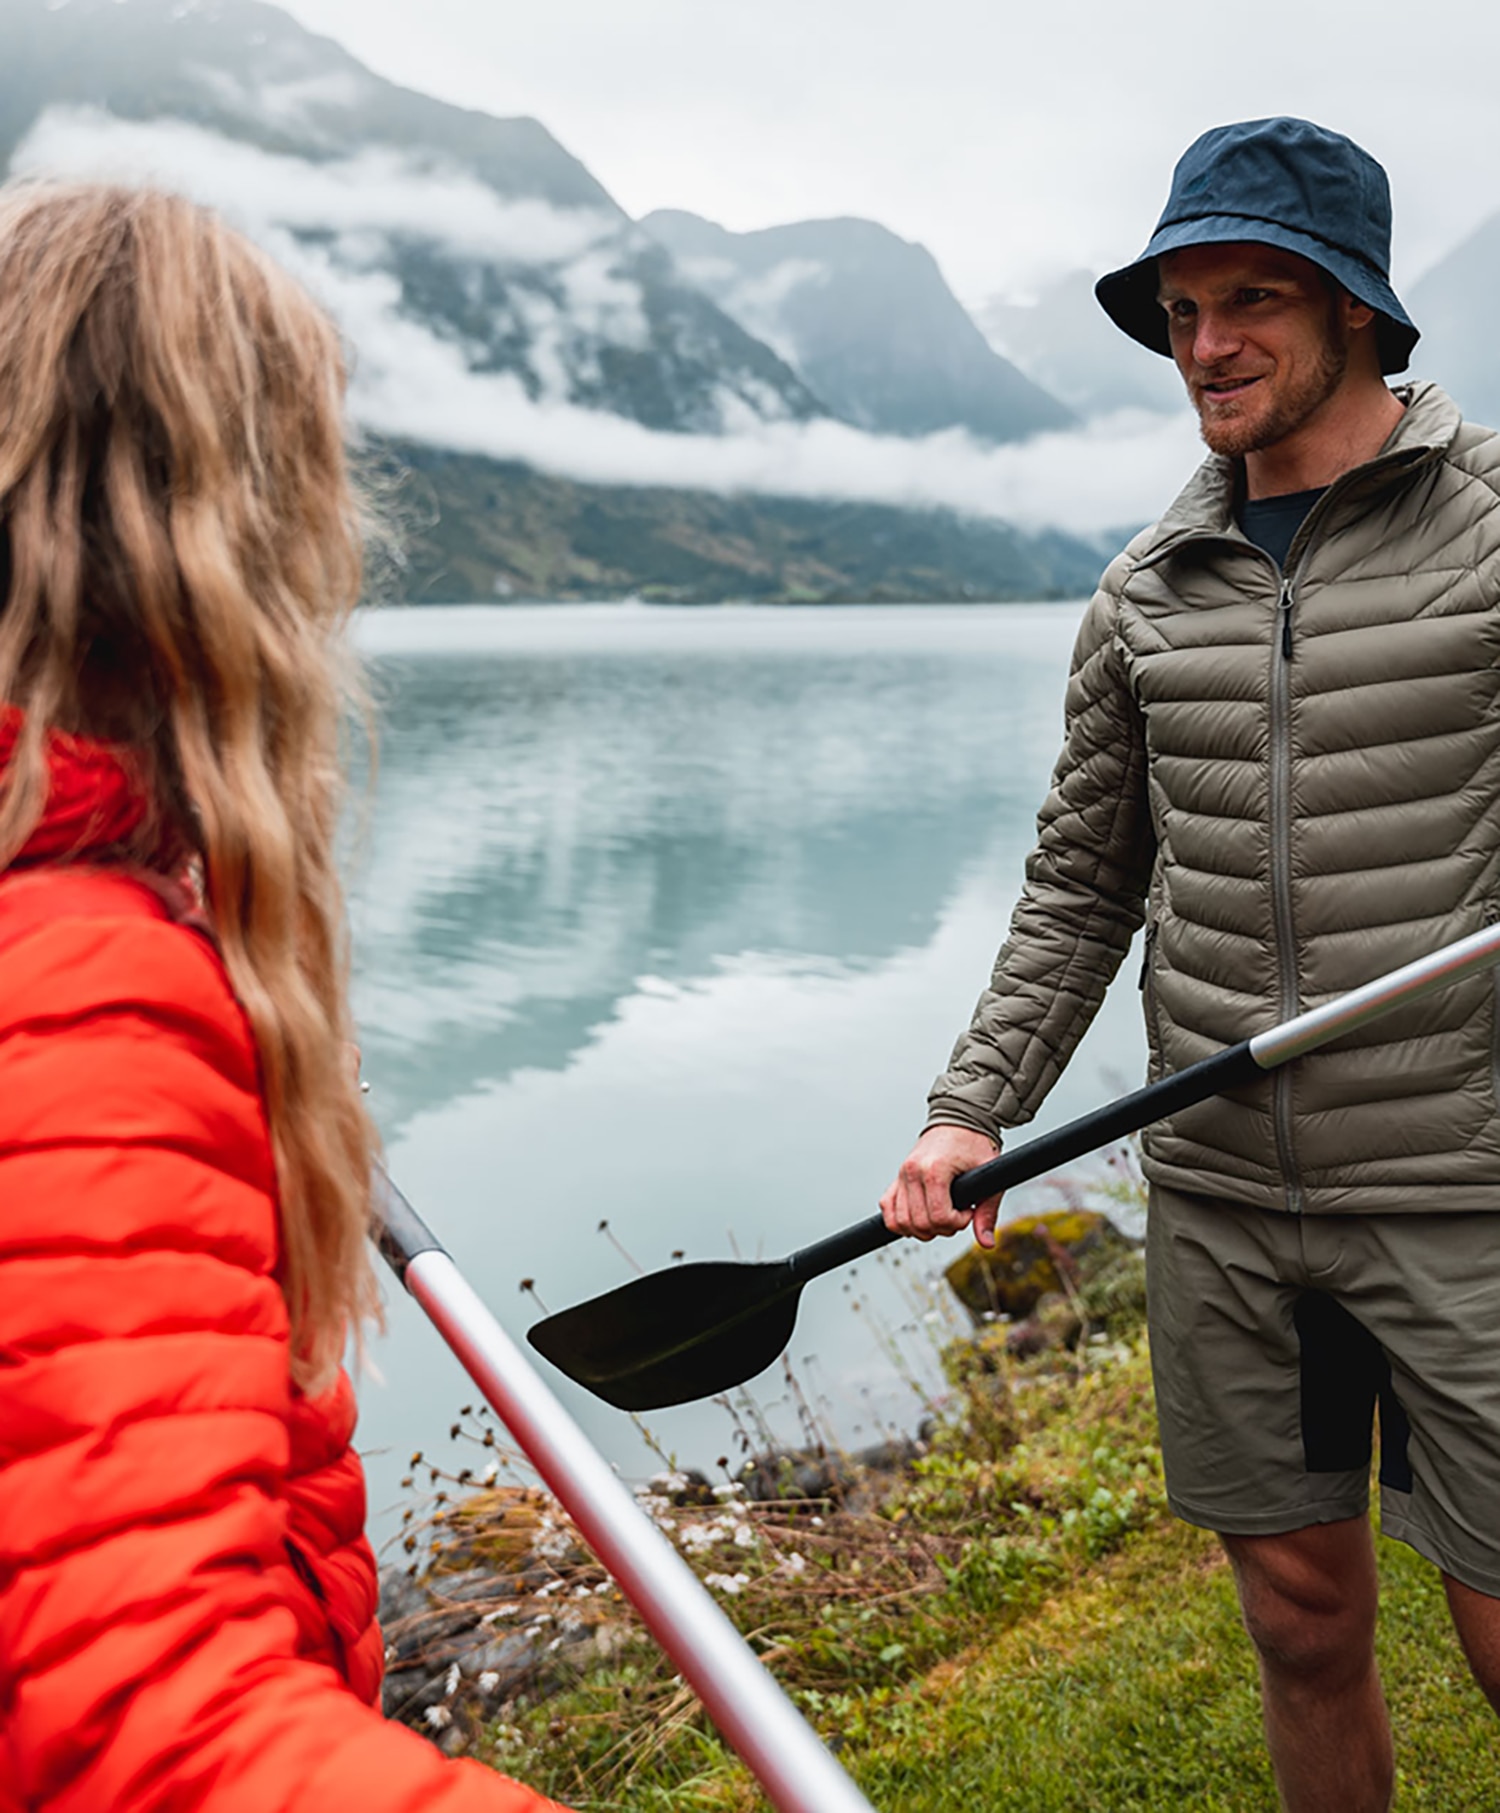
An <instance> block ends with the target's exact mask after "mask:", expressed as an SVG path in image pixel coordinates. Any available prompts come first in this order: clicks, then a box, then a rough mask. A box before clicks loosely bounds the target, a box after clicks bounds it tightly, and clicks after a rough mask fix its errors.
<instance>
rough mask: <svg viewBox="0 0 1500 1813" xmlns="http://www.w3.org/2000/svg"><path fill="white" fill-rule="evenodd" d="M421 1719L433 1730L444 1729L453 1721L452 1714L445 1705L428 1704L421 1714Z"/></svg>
mask: <svg viewBox="0 0 1500 1813" xmlns="http://www.w3.org/2000/svg"><path fill="white" fill-rule="evenodd" d="M422 1719H423V1722H424V1723H425V1724H427V1725H430V1726H431V1727H432V1729H433V1730H434V1731H445V1730H446V1729H447V1728H448V1726H449V1725H451V1724H452V1723H453V1714H452V1713H451V1712H449V1710H448V1708H447V1707H446V1706H429V1707H428V1708H427V1710H426V1712H424V1713H423V1714H422Z"/></svg>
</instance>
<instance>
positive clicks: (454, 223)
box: [15, 109, 1198, 533]
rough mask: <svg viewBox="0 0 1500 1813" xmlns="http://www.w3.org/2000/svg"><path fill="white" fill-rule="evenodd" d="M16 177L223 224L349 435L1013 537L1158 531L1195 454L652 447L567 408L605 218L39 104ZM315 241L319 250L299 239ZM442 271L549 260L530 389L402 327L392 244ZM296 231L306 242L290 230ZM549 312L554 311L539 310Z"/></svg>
mask: <svg viewBox="0 0 1500 1813" xmlns="http://www.w3.org/2000/svg"><path fill="white" fill-rule="evenodd" d="M15 167H16V169H17V170H18V171H20V172H31V173H42V172H45V173H53V174H65V175H75V176H85V177H89V176H107V177H110V178H112V179H113V180H136V181H143V182H147V181H149V182H155V183H160V184H164V185H166V186H168V187H172V188H175V189H178V190H180V191H183V192H185V193H188V194H190V195H192V196H193V197H194V198H196V199H198V200H201V201H204V202H207V203H209V204H211V205H213V206H215V207H217V208H219V209H221V210H222V211H223V212H224V214H225V215H226V217H227V218H229V219H230V220H232V221H233V222H234V223H235V224H236V225H238V226H240V227H241V228H242V229H243V230H245V231H246V232H248V233H249V234H250V235H251V236H253V237H254V238H255V239H256V240H258V241H259V242H260V243H261V244H263V245H264V246H265V247H266V248H267V249H268V250H269V251H271V252H272V253H273V254H274V255H275V256H276V257H277V258H279V259H280V260H281V261H282V262H283V263H284V264H285V265H286V266H287V267H288V268H289V269H291V270H292V271H293V272H294V273H295V274H296V275H297V276H298V277H299V278H300V279H301V280H302V281H303V282H304V283H305V284H306V285H307V287H308V288H309V289H310V290H311V291H312V292H313V293H314V294H315V295H316V296H317V297H318V298H319V299H320V301H322V302H323V303H324V305H325V306H326V307H327V308H328V309H329V310H330V311H331V312H332V313H333V315H334V316H335V317H336V319H337V320H338V321H339V323H340V325H341V327H342V329H343V331H344V333H345V334H346V335H347V337H348V339H349V341H350V343H351V346H352V348H353V353H354V358H353V378H352V385H351V392H350V408H351V413H352V415H353V417H354V419H355V420H356V422H357V423H359V424H360V425H362V426H363V427H364V428H366V429H369V430H372V431H375V432H378V433H381V434H386V435H393V436H399V437H407V438H411V439H415V440H420V441H425V442H430V443H432V444H434V445H438V446H443V447H451V448H456V449H460V450H463V451H467V452H472V453H479V454H486V455H490V456H492V457H495V458H500V459H517V460H524V461H526V462H528V463H529V464H532V465H535V466H537V467H539V468H541V469H542V470H544V471H548V472H553V473H559V474H562V475H565V476H568V477H572V478H576V479H580V480H585V481H590V482H595V483H601V484H639V485H666V486H691V487H695V488H700V489H709V490H720V491H738V490H748V491H759V492H772V493H776V494H778V495H783V496H803V497H824V498H832V497H842V498H852V499H862V500H868V501H874V502H880V503H888V504H917V505H936V506H949V507H952V508H954V509H957V510H961V511H965V512H970V513H977V514H981V515H990V516H996V517H1000V518H1004V519H1006V520H1009V521H1014V522H1016V523H1019V524H1021V525H1023V526H1040V525H1044V524H1051V525H1056V526H1058V527H1061V528H1066V529H1070V530H1074V531H1077V532H1082V533H1088V532H1094V531H1099V530H1107V529H1114V528H1117V527H1120V526H1122V525H1125V526H1128V525H1130V524H1133V523H1138V522H1143V521H1146V520H1148V519H1149V518H1150V517H1151V516H1153V515H1155V514H1156V513H1157V512H1158V511H1159V510H1160V509H1161V507H1162V505H1163V503H1164V501H1165V500H1166V499H1168V498H1169V497H1170V496H1171V495H1172V493H1173V491H1174V490H1175V489H1176V488H1177V486H1178V485H1180V483H1181V482H1182V481H1183V480H1184V479H1185V478H1186V476H1187V474H1188V473H1189V472H1190V471H1191V469H1192V466H1193V464H1194V463H1195V460H1196V458H1197V453H1198V450H1197V447H1196V439H1195V431H1194V426H1193V423H1192V420H1191V417H1190V416H1189V414H1188V412H1187V410H1186V407H1185V406H1184V409H1183V411H1182V412H1181V414H1180V415H1178V416H1176V417H1171V418H1163V417H1160V416H1151V415H1146V414H1136V415H1124V416H1118V417H1115V418H1113V419H1111V420H1109V421H1105V422H1102V423H1096V424H1093V425H1091V426H1090V427H1089V428H1088V429H1086V430H1082V431H1079V432H1077V433H1072V434H1055V435H1049V436H1044V437H1042V438H1040V439H1037V440H1034V441H1031V442H1028V443H1025V444H1024V445H1019V446H1005V447H993V446H988V445H985V444H982V443H980V442H978V441H976V440H975V439H973V438H972V437H971V436H969V435H968V434H966V433H964V432H961V431H956V430H955V431H948V432H944V433H941V434H934V435H929V436H926V437H923V438H921V439H915V440H907V439H898V438H896V437H892V436H883V435H874V434H868V433H865V432H863V431H861V430H859V429H856V428H852V427H848V426H845V425H843V424H841V423H836V422H831V421H817V422H812V423H808V424H796V423H792V422H787V421H772V422H767V421H764V420H761V419H759V418H757V417H755V416H754V415H752V413H751V412H750V410H749V409H748V408H747V407H746V406H745V405H744V404H743V403H742V402H740V401H739V400H738V399H736V398H733V397H729V396H726V397H725V398H724V399H723V404H722V410H721V413H722V415H723V417H724V419H725V420H726V422H727V423H728V424H729V425H730V427H731V430H732V431H731V432H730V433H727V434H724V435H721V436H708V435H688V434H673V433H664V432H656V431H653V430H650V429H647V428H644V427H642V426H640V425H639V424H637V423H635V422H632V421H629V420H627V419H626V418H624V417H622V416H617V415H609V414H604V413H601V412H597V411H591V410H586V409H582V408H578V407H576V406H574V405H572V404H570V403H568V402H567V401H566V378H565V373H564V371H563V369H562V361H561V354H560V350H559V346H558V336H560V335H561V334H562V333H563V332H564V331H565V330H566V329H572V328H577V327H579V326H583V327H586V328H588V329H589V330H590V331H592V332H595V333H598V334H600V335H602V336H604V337H606V338H609V339H613V340H616V341H619V342H621V343H625V344H638V343H639V342H640V337H641V335H642V334H643V333H644V331H645V323H644V320H643V317H642V315H641V312H640V306H639V292H638V290H637V289H636V287H635V285H634V284H633V283H632V282H631V281H629V280H628V279H626V278H622V277H621V276H620V275H618V274H617V273H616V272H615V270H614V268H613V260H614V254H615V250H616V248H618V247H619V245H620V244H621V239H620V235H621V234H622V233H624V234H626V235H628V234H629V233H631V232H633V231H634V229H631V228H629V227H627V226H625V225H624V223H622V222H620V221H619V220H617V219H611V218H610V217H609V216H607V215H604V214H602V213H600V212H596V211H589V210H578V209H559V208H554V207H550V206H548V205H546V204H544V203H542V202H531V201H528V202H520V203H515V202H506V201H502V200H501V199H500V198H499V197H497V196H496V195H494V194H493V192H491V191H490V190H488V189H486V188H484V187H483V185H481V184H479V183H478V182H476V181H475V180H474V179H472V178H470V177H468V176H466V175H464V174H463V173H462V172H460V171H455V170H449V169H444V168H443V167H442V166H441V165H438V164H434V163H433V162H431V161H430V160H428V161H423V162H422V163H420V164H419V163H416V162H414V161H412V160H410V159H403V158H401V157H398V156H397V155H395V154H393V153H387V152H373V151H372V152H364V153H361V154H360V155H358V156H356V157H351V158H345V159H342V160H335V161H331V162H321V163H313V162H311V161H308V160H303V159H299V158H295V157H290V156H286V155H279V154H273V153H270V152H266V151H263V150H260V149H258V148H256V147H254V146H251V145H246V144H241V143H235V142H231V141H229V140H226V139H224V138H222V137H219V136H218V135H216V134H212V133H209V132H206V131H204V130H203V129H202V128H199V127H196V126H192V125H189V124H185V123H176V122H170V121H169V122H156V123H151V124H143V123H136V122H127V121H121V120H116V119H113V118H111V117H110V116H108V115H106V114H102V113H99V112H97V111H92V110H87V109H53V110H51V111H49V112H48V113H47V114H45V115H44V116H43V118H42V119H41V120H40V121H39V122H38V124H37V126H36V128H35V129H34V130H33V131H32V133H31V134H30V135H29V136H28V138H27V140H26V141H25V143H24V144H23V145H22V147H21V148H20V150H19V151H18V153H17V156H16V159H15ZM308 229H317V230H318V233H319V237H317V238H315V239H314V238H309V237H307V236H306V234H307V231H308ZM393 234H399V235H402V236H405V237H407V238H410V237H413V236H415V237H420V238H423V239H426V240H428V241H430V242H431V243H432V244H433V245H434V246H435V247H436V248H437V249H438V250H439V251H441V252H442V253H443V254H445V255H447V256H450V257H452V258H453V259H455V260H470V261H472V260H476V259H478V260H490V261H495V262H498V263H501V264H505V263H511V262H515V263H522V264H545V265H548V266H551V267H554V268H555V271H556V274H557V283H558V286H559V287H560V291H561V293H562V295H563V296H564V298H565V301H564V302H563V303H562V304H560V305H551V304H548V303H546V302H545V301H544V300H542V301H538V300H536V299H532V300H530V301H529V302H528V301H526V300H525V299H522V301H521V302H519V303H518V304H517V306H518V308H520V307H526V308H529V310H530V311H531V312H530V316H529V318H528V319H527V320H526V323H525V325H526V327H527V329H528V331H529V333H530V335H531V337H532V351H531V360H532V366H533V370H534V371H535V373H536V375H537V376H538V378H539V379H540V380H541V391H540V394H539V395H538V396H537V397H535V398H533V397H531V396H529V395H528V394H527V391H526V389H525V388H524V387H523V385H522V383H521V382H520V380H519V379H518V378H517V377H515V376H514V375H512V374H509V373H497V372H492V371H491V372H480V371H473V370H471V369H470V368H469V363H468V358H467V356H466V349H465V347H464V346H463V345H462V344H460V343H459V342H458V341H457V340H456V339H453V338H449V337H446V336H443V335H440V334H439V333H437V332H435V331H433V329H432V328H431V327H430V326H429V325H427V324H426V323H424V322H423V321H421V320H419V319H416V318H415V317H414V316H412V315H411V314H409V313H406V312H404V311H403V308H402V306H401V291H400V286H399V284H398V282H397V280H396V278H395V277H394V276H393V275H392V274H391V273H390V271H389V270H387V269H386V268H384V263H385V260H386V257H387V255H388V252H389V238H390V236H391V235H393ZM299 235H301V236H299ZM549 308H550V309H551V311H552V312H551V313H550V314H549V313H548V309H549Z"/></svg>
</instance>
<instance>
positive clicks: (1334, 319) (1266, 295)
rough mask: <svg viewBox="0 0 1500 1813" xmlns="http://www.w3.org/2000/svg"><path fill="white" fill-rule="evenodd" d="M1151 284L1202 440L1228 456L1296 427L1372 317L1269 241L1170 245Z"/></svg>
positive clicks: (1339, 373)
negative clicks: (1175, 248)
mask: <svg viewBox="0 0 1500 1813" xmlns="http://www.w3.org/2000/svg"><path fill="white" fill-rule="evenodd" d="M1158 282H1159V290H1158V294H1159V295H1160V298H1161V304H1162V307H1163V308H1164V309H1165V310H1166V311H1167V324H1168V332H1169V334H1170V338H1171V345H1172V356H1173V358H1174V359H1175V360H1176V361H1177V369H1178V370H1179V371H1180V372H1181V373H1182V376H1183V381H1184V382H1185V383H1186V385H1187V389H1188V395H1189V397H1191V399H1192V402H1193V407H1194V408H1195V409H1196V410H1197V411H1198V421H1199V423H1200V425H1201V427H1202V431H1203V438H1204V440H1205V441H1206V442H1207V443H1208V445H1209V447H1210V448H1211V449H1212V450H1213V451H1214V452H1215V453H1222V454H1227V455H1229V456H1230V457H1231V458H1241V457H1243V456H1244V455H1245V454H1247V453H1258V452H1261V451H1262V450H1264V449H1265V448H1268V447H1274V446H1275V445H1276V444H1277V442H1279V441H1283V440H1285V439H1286V438H1287V437H1288V436H1289V435H1291V434H1294V433H1295V432H1296V431H1297V429H1299V428H1301V427H1302V426H1303V424H1304V423H1305V422H1307V421H1308V419H1309V418H1310V417H1311V416H1313V415H1314V414H1315V413H1316V412H1317V411H1318V409H1320V408H1321V407H1322V405H1323V404H1324V403H1326V402H1327V401H1328V399H1329V398H1330V397H1331V396H1332V395H1333V394H1334V392H1335V391H1336V390H1337V389H1338V388H1339V386H1340V384H1342V382H1343V381H1344V376H1345V373H1346V371H1347V369H1348V363H1349V346H1350V340H1351V336H1352V330H1353V329H1354V328H1355V327H1356V326H1362V325H1364V324H1365V323H1367V322H1368V321H1370V320H1371V319H1373V314H1372V311H1371V310H1369V309H1368V308H1366V307H1365V306H1364V305H1363V304H1362V303H1355V302H1353V301H1352V299H1351V298H1349V297H1348V296H1346V295H1345V294H1344V292H1343V291H1341V290H1339V289H1337V288H1335V286H1334V285H1333V284H1332V283H1331V281H1330V280H1329V279H1328V278H1327V277H1325V276H1324V274H1323V273H1322V272H1321V271H1320V270H1319V269H1318V267H1317V266H1316V265H1315V264H1312V263H1311V262H1309V260H1307V259H1306V258H1299V257H1298V256H1297V254H1296V253H1295V252H1282V251H1278V250H1276V248H1275V247H1273V246H1263V245H1254V244H1243V245H1209V246H1189V247H1187V248H1185V249H1184V250H1183V251H1180V252H1169V253H1167V254H1166V256H1165V257H1163V258H1162V259H1161V261H1160V264H1159V268H1158Z"/></svg>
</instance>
